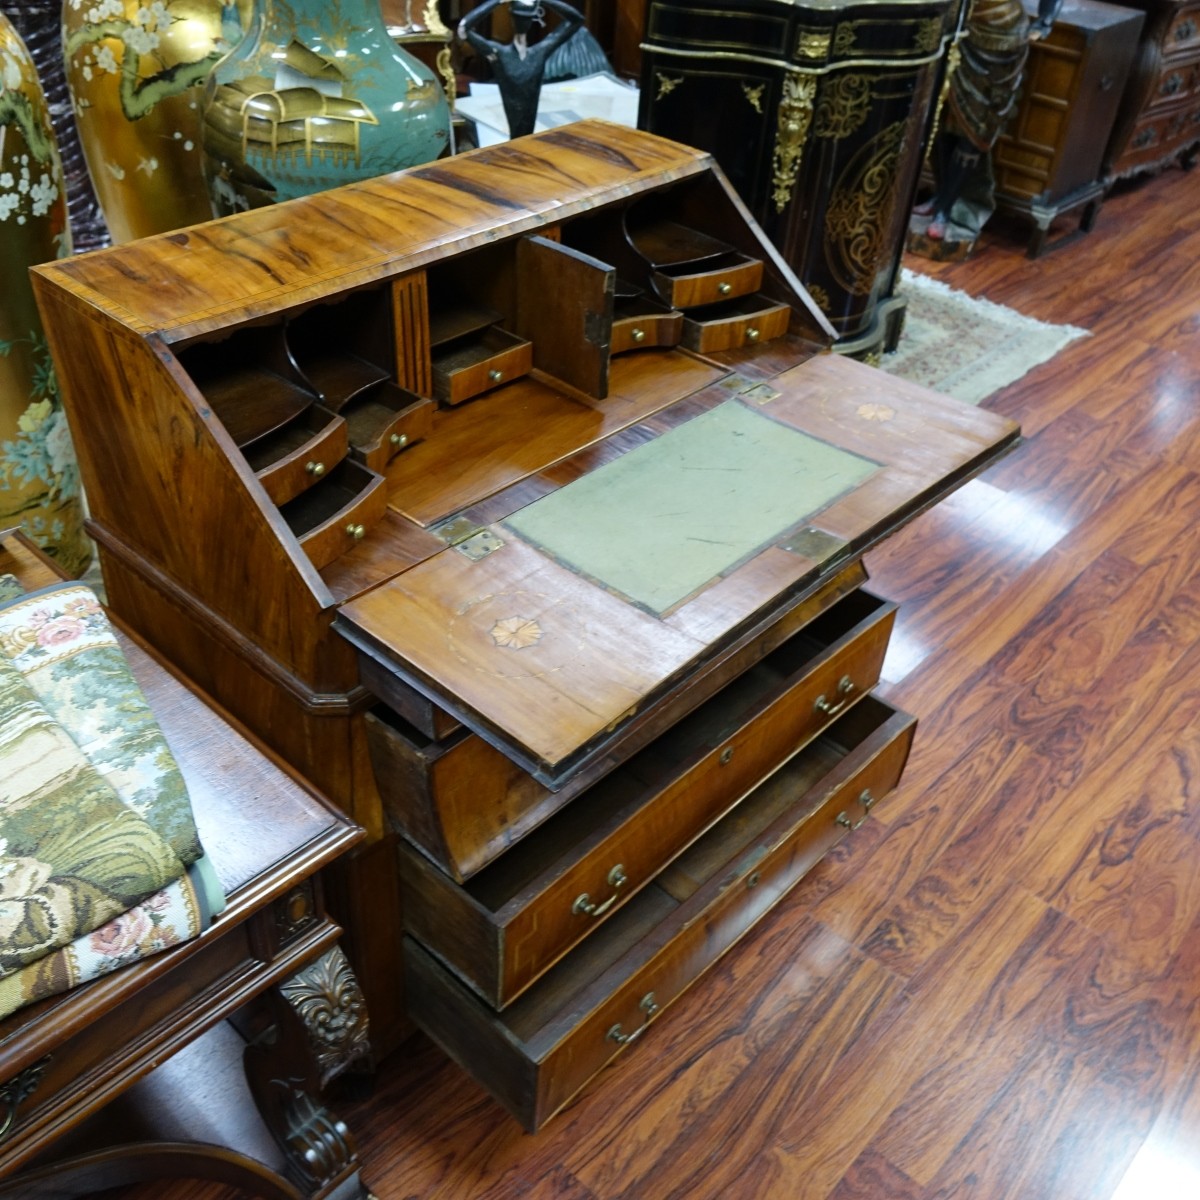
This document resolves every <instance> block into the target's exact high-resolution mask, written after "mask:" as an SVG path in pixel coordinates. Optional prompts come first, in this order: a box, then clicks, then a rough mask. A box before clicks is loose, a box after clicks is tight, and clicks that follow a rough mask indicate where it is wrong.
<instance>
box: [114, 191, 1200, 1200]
mask: <svg viewBox="0 0 1200 1200" xmlns="http://www.w3.org/2000/svg"><path fill="white" fill-rule="evenodd" d="M1023 237H1024V234H1023V232H1022V231H1021V230H1020V229H1019V228H1018V227H1015V226H1006V225H1005V224H1003V223H1002V222H999V221H997V222H994V223H993V226H992V227H990V228H989V230H988V232H987V233H986V234H985V239H984V244H983V246H982V247H981V249H980V251H979V252H978V253H977V255H976V256H975V257H974V258H973V259H972V260H970V261H968V262H966V263H963V264H957V265H953V266H950V265H936V264H930V263H925V262H917V261H914V262H912V263H911V264H910V265H912V266H913V267H914V268H915V269H918V270H922V271H924V272H926V273H928V274H933V275H936V276H938V277H940V278H942V279H943V280H945V281H946V282H948V283H950V284H952V285H953V286H956V287H960V288H963V289H965V290H966V291H968V292H971V293H973V294H976V295H985V296H987V297H988V298H989V299H991V300H994V301H997V302H999V303H1002V304H1009V305H1011V306H1013V307H1016V308H1019V309H1020V310H1021V311H1022V312H1025V313H1027V314H1029V315H1031V316H1035V317H1040V318H1042V319H1044V320H1049V321H1058V322H1070V323H1072V324H1076V325H1081V326H1083V327H1085V328H1087V329H1089V330H1090V331H1091V332H1092V335H1093V336H1092V337H1090V338H1087V339H1082V340H1080V341H1078V342H1075V343H1073V344H1072V345H1071V346H1069V347H1068V348H1067V349H1066V350H1065V351H1064V352H1062V353H1061V354H1060V355H1059V356H1058V357H1057V358H1055V359H1054V360H1053V361H1052V362H1050V363H1048V364H1045V365H1044V366H1042V367H1040V368H1037V369H1036V370H1034V371H1033V372H1032V373H1031V374H1029V375H1027V376H1026V377H1025V378H1024V379H1022V380H1021V381H1019V382H1018V383H1016V384H1014V385H1012V386H1010V387H1008V388H1007V389H1005V390H1004V391H1002V392H1000V393H998V394H996V395H995V396H993V397H992V398H991V399H990V400H989V401H988V402H987V404H988V406H989V407H992V408H995V409H997V410H998V411H1001V412H1003V413H1006V414H1008V415H1010V416H1013V417H1015V418H1017V419H1019V420H1020V421H1021V422H1022V424H1023V426H1024V430H1025V441H1024V443H1023V444H1022V446H1021V447H1020V448H1019V449H1018V450H1017V451H1016V452H1015V453H1014V454H1012V455H1011V456H1010V457H1009V458H1008V459H1006V460H1005V461H1004V462H1002V463H1001V464H999V465H998V466H997V467H996V468H994V469H993V470H992V471H991V472H989V473H988V474H987V475H986V476H984V477H983V478H981V479H979V480H977V481H975V482H973V483H971V484H969V485H968V486H967V487H966V488H965V489H964V490H963V491H962V492H960V493H959V494H958V495H956V496H955V497H953V498H952V499H951V500H950V501H949V502H947V503H945V504H943V505H942V506H940V507H939V508H938V509H936V510H935V511H933V512H931V513H929V514H926V515H925V516H923V517H922V518H920V520H919V521H917V522H916V523H915V524H914V525H913V526H911V527H910V528H909V529H908V530H906V531H905V532H904V533H902V534H901V535H899V536H898V537H896V538H895V539H893V540H892V541H891V542H890V543H888V544H887V545H885V546H884V547H883V548H881V550H879V551H877V552H876V553H874V554H873V555H872V557H871V559H870V561H869V564H868V565H869V567H870V569H871V572H872V576H873V582H872V587H873V589H874V590H875V591H877V592H878V593H879V594H881V595H883V596H886V597H889V598H891V599H895V600H898V601H900V602H901V609H900V618H899V623H898V627H897V634H896V644H895V648H894V652H893V653H892V654H891V655H890V657H889V660H888V664H887V666H886V668H885V676H886V683H885V685H884V687H883V689H882V691H883V694H884V695H885V696H886V698H888V699H889V700H890V701H891V702H893V703H894V704H897V705H899V706H900V707H902V708H905V709H907V710H908V711H910V712H913V713H916V714H918V716H919V717H920V726H919V728H918V730H917V738H916V744H915V747H914V751H913V756H912V760H911V763H910V766H909V770H908V772H907V774H906V776H905V778H904V780H903V781H902V783H901V786H900V788H899V790H898V791H897V792H896V793H894V794H893V796H892V797H891V798H890V799H889V800H888V802H887V803H886V804H885V805H882V806H881V807H880V809H879V811H878V816H877V819H873V820H871V821H869V822H868V823H867V824H866V825H865V826H864V827H863V828H862V829H861V830H859V831H858V832H857V833H855V834H854V836H853V837H851V838H849V839H848V840H847V841H846V842H845V843H844V844H843V847H842V848H841V849H839V851H838V852H836V853H835V854H834V855H833V856H832V857H831V858H830V859H828V860H827V861H826V862H824V863H823V864H821V866H820V867H819V868H818V869H817V870H815V871H814V872H813V873H812V875H811V876H810V877H809V878H807V879H806V880H805V881H804V882H803V883H802V884H801V885H800V887H799V888H798V889H797V890H796V891H795V892H794V893H793V894H792V895H791V896H790V897H789V898H788V899H787V900H786V901H785V902H784V903H783V904H782V905H781V906H780V908H778V909H777V910H776V911H775V913H774V914H773V915H772V916H771V917H769V918H768V919H767V920H765V921H764V922H763V923H762V925H761V926H760V927H759V928H757V929H756V930H755V931H754V932H752V933H751V934H750V935H749V936H748V937H747V938H746V939H745V940H744V941H743V942H742V943H741V944H740V945H739V946H738V947H737V948H736V949H735V950H734V951H733V952H732V953H731V954H729V955H728V956H727V957H726V958H725V959H724V960H723V961H722V962H721V963H719V964H718V965H717V966H716V967H715V968H714V969H713V970H712V971H711V972H710V973H709V974H708V975H707V976H706V977H705V978H704V979H703V980H701V981H700V983H698V984H697V985H696V986H695V987H694V988H693V989H692V990H691V991H690V992H689V993H687V994H686V995H685V996H684V997H683V998H682V999H681V1000H680V1001H679V1002H678V1003H677V1004H675V1005H674V1006H673V1007H672V1008H671V1009H670V1010H668V1011H667V1012H666V1013H664V1014H663V1015H662V1016H661V1017H660V1018H659V1019H657V1020H656V1021H655V1023H654V1025H653V1027H652V1028H651V1030H650V1031H649V1032H648V1033H647V1034H646V1036H645V1038H644V1039H643V1040H642V1042H641V1045H640V1047H639V1049H638V1052H637V1053H636V1054H631V1055H629V1056H627V1057H626V1058H625V1059H623V1060H620V1061H618V1063H617V1064H616V1065H615V1066H614V1067H613V1068H611V1069H610V1070H609V1071H608V1072H607V1073H606V1074H605V1075H603V1076H602V1077H601V1078H600V1079H599V1080H598V1081H597V1082H596V1083H595V1084H594V1085H593V1086H592V1087H591V1088H590V1089H589V1090H588V1092H587V1093H586V1095H584V1096H583V1097H582V1098H581V1099H579V1100H578V1101H577V1102H576V1103H575V1104H574V1105H572V1106H571V1107H570V1108H569V1109H568V1110H567V1111H566V1112H565V1113H564V1114H563V1115H561V1116H560V1117H559V1118H557V1119H556V1120H555V1121H553V1122H552V1123H551V1124H550V1125H549V1126H548V1127H547V1128H546V1129H545V1130H544V1131H543V1132H542V1133H541V1134H539V1135H537V1136H534V1137H531V1136H528V1135H526V1134H524V1133H522V1132H521V1131H520V1129H519V1128H518V1127H517V1126H516V1125H515V1124H514V1123H513V1122H512V1121H511V1120H510V1119H509V1118H508V1117H507V1116H506V1115H505V1114H504V1113H503V1112H502V1111H501V1109H500V1108H499V1107H498V1106H497V1105H496V1104H495V1103H493V1102H492V1101H491V1100H490V1099H489V1098H488V1097H487V1096H486V1095H485V1094H484V1093H483V1092H482V1091H481V1090H480V1089H479V1088H478V1087H477V1086H476V1085H475V1084H473V1083H472V1082H471V1081H470V1080H469V1079H467V1078H466V1077H465V1076H463V1074H462V1073H461V1072H460V1071H459V1070H458V1069H457V1068H456V1067H455V1066H453V1065H452V1064H451V1063H449V1062H448V1061H447V1060H446V1059H445V1058H444V1057H443V1056H442V1055H441V1053H440V1052H439V1051H437V1050H436V1049H435V1048H434V1047H433V1046H432V1045H431V1044H429V1043H428V1042H427V1041H425V1040H423V1039H421V1038H418V1039H416V1040H414V1041H413V1042H412V1043H411V1044H410V1045H409V1046H408V1047H407V1048H406V1049H405V1050H404V1051H403V1052H402V1053H401V1054H399V1055H398V1056H396V1057H395V1058H394V1059H392V1060H391V1061H389V1062H387V1063H386V1064H384V1067H383V1070H382V1071H381V1074H380V1079H379V1084H378V1087H377V1089H376V1091H375V1094H374V1095H373V1096H372V1097H371V1099H370V1100H369V1101H361V1102H356V1103H350V1104H344V1105H343V1106H342V1113H343V1115H344V1116H345V1118H346V1119H347V1121H348V1123H349V1124H350V1125H351V1127H352V1128H353V1129H354V1131H355V1132H356V1134H357V1136H358V1139H359V1144H360V1147H361V1150H362V1155H363V1160H364V1164H365V1174H366V1177H367V1178H368V1180H369V1182H370V1183H371V1184H372V1186H373V1188H374V1190H375V1191H376V1193H377V1194H378V1196H379V1197H380V1200H409V1198H412V1200H418V1198H419V1200H510V1198H514V1197H522V1198H524V1200H551V1198H556V1200H675V1198H678V1200H684V1198H686V1200H717V1198H718V1197H719V1198H720V1200H777V1198H778V1200H1196V1198H1197V1197H1200V719H1198V717H1200V642H1198V635H1200V176H1195V175H1193V176H1189V175H1185V174H1184V173H1183V172H1181V171H1178V170H1176V171H1170V172H1167V173H1166V174H1164V175H1162V176H1160V177H1159V178H1157V179H1152V180H1147V181H1143V182H1140V183H1137V184H1136V185H1135V186H1126V187H1123V188H1122V189H1121V190H1120V191H1119V192H1118V193H1116V194H1114V195H1113V196H1111V197H1110V198H1109V200H1108V202H1107V203H1106V205H1105V206H1104V208H1103V210H1102V211H1101V214H1100V218H1099V222H1098V224H1097V228H1096V230H1095V231H1094V232H1093V233H1092V234H1091V235H1090V236H1088V237H1086V238H1083V239H1081V240H1079V241H1077V242H1075V243H1074V244H1072V245H1070V246H1068V247H1064V248H1062V249H1059V250H1057V251H1053V252H1051V253H1049V254H1048V255H1046V256H1045V257H1043V258H1042V259H1040V260H1037V261H1034V262H1030V261H1028V260H1027V259H1026V258H1025V257H1024V253H1023V251H1024V243H1023ZM166 1194H168V1193H167V1192H166V1191H165V1190H164V1189H163V1187H162V1185H156V1187H155V1188H154V1189H151V1190H146V1191H142V1192H139V1193H137V1195H139V1196H145V1197H149V1196H151V1195H157V1196H163V1195H166ZM169 1194H170V1195H172V1196H178V1197H181V1198H182V1197H185V1196H188V1197H195V1200H201V1198H203V1200H229V1198H230V1197H232V1196H234V1195H236V1193H232V1192H229V1191H227V1190H222V1189H218V1188H199V1187H197V1188H191V1189H189V1188H186V1187H180V1188H179V1189H172V1190H171V1191H170V1193H169Z"/></svg>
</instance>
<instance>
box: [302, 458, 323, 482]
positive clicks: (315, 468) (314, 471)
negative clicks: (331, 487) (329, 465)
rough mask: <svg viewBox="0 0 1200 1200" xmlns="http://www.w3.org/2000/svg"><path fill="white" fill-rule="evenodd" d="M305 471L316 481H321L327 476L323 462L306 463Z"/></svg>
mask: <svg viewBox="0 0 1200 1200" xmlns="http://www.w3.org/2000/svg"><path fill="white" fill-rule="evenodd" d="M304 469H305V470H306V471H307V472H308V473H309V474H310V475H312V476H313V477H314V478H315V479H320V478H321V476H322V475H324V474H325V464H324V463H323V462H306V463H305V464H304Z"/></svg>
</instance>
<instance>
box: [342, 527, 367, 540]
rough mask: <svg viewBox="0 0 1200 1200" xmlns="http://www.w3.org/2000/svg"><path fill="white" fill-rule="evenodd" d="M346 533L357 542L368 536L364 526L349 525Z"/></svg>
mask: <svg viewBox="0 0 1200 1200" xmlns="http://www.w3.org/2000/svg"><path fill="white" fill-rule="evenodd" d="M346 532H347V533H348V534H349V535H350V536H351V537H352V538H353V539H354V540H355V541H356V542H361V541H362V539H363V538H364V537H366V536H367V531H366V529H365V528H364V527H363V526H362V525H347V526H346Z"/></svg>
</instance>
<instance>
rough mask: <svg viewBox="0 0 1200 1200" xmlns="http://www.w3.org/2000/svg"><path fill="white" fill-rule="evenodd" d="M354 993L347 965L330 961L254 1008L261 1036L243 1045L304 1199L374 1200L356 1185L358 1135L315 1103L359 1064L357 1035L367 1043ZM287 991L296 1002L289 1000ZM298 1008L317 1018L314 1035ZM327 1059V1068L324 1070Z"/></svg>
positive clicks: (258, 1100)
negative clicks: (324, 1086)
mask: <svg viewBox="0 0 1200 1200" xmlns="http://www.w3.org/2000/svg"><path fill="white" fill-rule="evenodd" d="M327 960H329V961H327ZM346 976H348V977H349V978H348V980H347V979H346ZM297 981H299V982H297ZM325 983H332V984H334V985H335V987H334V990H333V991H332V992H327V993H322V987H323V985H324V984H325ZM351 984H352V985H353V986H351ZM318 985H321V986H318ZM357 987H358V984H357V981H355V980H354V976H353V974H352V973H350V971H349V967H348V966H346V965H345V960H344V959H341V960H340V961H339V960H338V958H337V957H336V956H333V955H325V956H323V957H322V958H321V959H318V960H317V961H316V962H315V963H313V964H311V965H310V967H308V968H306V969H305V971H303V972H301V973H300V974H299V975H297V976H294V977H293V978H292V979H291V980H289V981H288V983H287V984H285V985H283V987H282V988H280V989H279V990H278V991H272V992H268V993H266V994H265V995H264V996H262V997H260V998H259V1000H258V1001H256V1002H255V1005H254V1006H255V1007H256V1008H257V1009H258V1011H257V1012H256V1013H255V1015H254V1020H253V1024H254V1026H255V1028H256V1033H255V1035H254V1036H253V1038H252V1039H251V1040H250V1041H249V1042H248V1044H247V1046H246V1052H245V1058H244V1063H245V1069H246V1081H247V1083H248V1084H249V1086H250V1092H251V1094H252V1095H253V1097H254V1102H255V1104H256V1105H257V1107H258V1111H259V1114H260V1115H261V1116H262V1118H263V1121H264V1122H265V1123H266V1126H267V1128H268V1130H269V1131H270V1133H271V1136H272V1137H273V1138H274V1139H275V1142H276V1144H277V1145H278V1147H279V1149H280V1151H281V1152H282V1153H283V1156H284V1158H285V1161H286V1168H285V1174H286V1176H287V1178H289V1179H290V1180H291V1181H292V1182H293V1183H294V1184H295V1185H296V1187H297V1188H298V1190H299V1192H300V1194H301V1195H302V1196H304V1197H305V1198H306V1200H368V1198H369V1197H370V1192H369V1191H368V1190H367V1188H366V1186H365V1185H364V1184H363V1183H362V1181H361V1179H360V1178H359V1174H358V1169H359V1162H358V1149H357V1147H356V1146H355V1143H354V1138H353V1136H352V1135H351V1133H350V1131H349V1130H348V1129H347V1128H346V1126H345V1125H344V1124H343V1123H342V1122H341V1121H340V1120H339V1119H338V1118H337V1117H336V1116H334V1115H333V1113H331V1112H330V1111H329V1110H328V1109H326V1108H325V1107H324V1105H323V1104H322V1103H321V1102H320V1101H319V1100H318V1099H317V1096H318V1094H319V1092H320V1089H321V1080H322V1078H323V1077H325V1076H328V1077H329V1078H332V1077H333V1076H334V1075H336V1074H337V1073H339V1071H340V1070H344V1069H345V1067H346V1066H347V1065H348V1064H349V1063H350V1062H352V1061H355V1060H356V1059H357V1058H358V1057H359V1055H360V1052H361V1051H360V1049H359V1046H360V1043H359V1041H358V1039H359V1036H360V1035H361V1038H362V1042H363V1043H365V1037H366V1018H365V1012H364V1011H362V1008H361V1003H360V1002H361V993H357ZM285 988H288V989H290V991H291V992H292V995H293V996H296V997H297V999H296V1000H293V999H292V998H291V997H289V996H287V995H285V994H284V989H285ZM356 993H357V995H358V999H357V1001H356V1000H355V999H354V996H355V994H356ZM322 995H323V998H322ZM297 1005H299V1006H300V1007H301V1008H303V1009H305V1010H306V1011H308V1012H310V1013H313V1014H315V1015H314V1017H313V1020H314V1025H315V1027H316V1028H317V1030H318V1033H317V1034H316V1036H314V1035H313V1033H312V1032H311V1029H310V1027H309V1026H308V1025H307V1024H306V1022H305V1019H304V1018H303V1017H302V1016H301V1013H300V1011H298V1008H297ZM350 1046H353V1047H355V1048H354V1049H353V1051H351V1050H350V1049H349V1047H350ZM316 1047H320V1048H321V1049H320V1050H317V1049H315V1048H316ZM335 1047H336V1049H335ZM322 1054H323V1055H324V1058H325V1065H324V1066H321V1065H319V1058H320V1057H321V1055H322Z"/></svg>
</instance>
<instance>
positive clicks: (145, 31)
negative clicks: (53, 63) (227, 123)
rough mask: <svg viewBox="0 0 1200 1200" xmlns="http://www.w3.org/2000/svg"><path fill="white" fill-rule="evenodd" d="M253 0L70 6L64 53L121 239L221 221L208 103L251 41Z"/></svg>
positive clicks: (92, 161)
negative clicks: (207, 165)
mask: <svg viewBox="0 0 1200 1200" xmlns="http://www.w3.org/2000/svg"><path fill="white" fill-rule="evenodd" d="M251 11H252V8H251V0H227V2H224V3H223V2H222V0H64V3H63V10H62V19H63V34H62V40H63V55H64V59H65V62H66V72H67V81H68V84H69V85H70V89H71V96H72V99H73V101H74V107H75V117H76V121H77V123H78V127H79V138H80V141H81V143H82V144H83V151H84V156H85V158H86V159H87V165H88V173H89V174H90V175H91V178H92V186H93V187H94V189H95V191H96V195H97V197H98V199H99V201H100V207H101V209H102V210H103V211H104V217H105V220H106V221H107V223H108V228H109V231H110V232H111V234H112V238H113V241H115V242H125V241H129V240H130V239H132V238H138V237H146V236H148V235H150V234H154V233H165V232H166V231H167V230H169V229H178V228H179V227H180V226H182V225H194V224H196V223H197V222H199V221H207V220H209V219H210V218H211V217H212V210H211V208H210V206H209V203H208V190H207V188H206V186H205V182H204V173H203V171H202V169H201V162H200V103H201V99H202V98H203V94H204V81H205V79H206V78H207V76H208V73H209V71H211V70H212V68H213V66H214V65H215V64H216V63H217V62H218V60H219V59H220V58H221V57H222V55H224V54H225V53H227V52H228V51H229V50H230V49H231V48H232V47H233V46H235V45H236V44H237V43H238V42H240V41H241V40H242V37H243V35H244V34H245V31H246V29H247V28H248V26H249V21H250V13H251Z"/></svg>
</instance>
